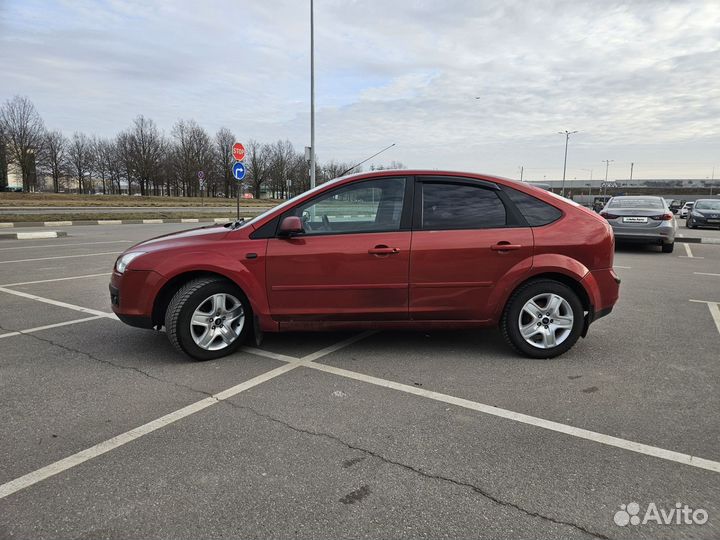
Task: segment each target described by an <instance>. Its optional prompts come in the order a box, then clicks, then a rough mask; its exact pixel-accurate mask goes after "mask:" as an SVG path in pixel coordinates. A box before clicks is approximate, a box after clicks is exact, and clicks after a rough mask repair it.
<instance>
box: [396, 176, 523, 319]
mask: <svg viewBox="0 0 720 540" xmlns="http://www.w3.org/2000/svg"><path fill="white" fill-rule="evenodd" d="M532 252H533V234H532V230H531V229H530V227H528V226H527V224H525V223H524V222H523V221H522V217H520V216H518V214H517V211H516V210H515V209H514V207H513V205H512V204H511V203H510V202H509V201H508V200H507V199H506V198H505V196H504V194H503V193H502V192H501V191H500V190H499V189H498V188H497V186H495V185H494V184H491V183H484V182H479V181H475V180H465V181H463V180H462V179H459V178H438V177H435V178H427V177H426V178H420V179H419V180H418V183H417V186H416V188H415V211H414V218H413V237H412V251H411V255H410V317H411V318H412V319H416V320H419V319H425V320H428V319H435V320H486V319H488V318H490V313H491V312H492V309H491V307H492V306H489V305H488V299H489V297H490V294H491V292H492V290H493V288H494V287H495V286H496V285H497V284H498V282H499V281H500V279H501V278H502V277H503V276H505V275H506V274H507V273H508V272H510V271H524V270H527V269H529V268H530V265H531V264H532Z"/></svg>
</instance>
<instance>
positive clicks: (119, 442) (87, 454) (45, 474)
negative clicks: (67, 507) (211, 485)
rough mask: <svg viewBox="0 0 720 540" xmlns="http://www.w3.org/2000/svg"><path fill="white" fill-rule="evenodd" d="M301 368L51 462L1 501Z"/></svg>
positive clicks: (8, 486) (6, 490)
mask: <svg viewBox="0 0 720 540" xmlns="http://www.w3.org/2000/svg"><path fill="white" fill-rule="evenodd" d="M299 365H300V363H299V362H297V363H295V364H293V363H288V364H285V365H284V366H280V367H278V368H275V369H273V370H271V371H268V372H266V373H263V374H262V375H258V376H257V377H254V378H252V379H250V380H248V381H245V382H244V383H240V384H238V385H236V386H233V387H232V388H228V389H227V390H225V391H223V392H220V393H218V394H215V395H213V396H211V397H208V398H205V399H201V400H200V401H196V402H195V403H193V404H192V405H188V406H187V407H183V408H182V409H179V410H177V411H174V412H171V413H169V414H166V415H165V416H161V417H160V418H157V419H156V420H153V421H152V422H148V423H147V424H143V425H142V426H138V427H136V428H135V429H131V430H130V431H126V432H125V433H121V434H120V435H117V436H116V437H113V438H112V439H108V440H106V441H103V442H101V443H99V444H96V445H95V446H91V447H90V448H87V449H85V450H82V451H80V452H78V453H77V454H73V455H71V456H68V457H66V458H64V459H61V460H59V461H56V462H55V463H51V464H50V465H47V466H46V467H43V468H41V469H38V470H36V471H33V472H31V473H28V474H26V475H24V476H21V477H20V478H16V479H15V480H11V481H10V482H7V483H5V484H2V485H0V499H3V498H5V497H7V496H8V495H12V494H13V493H15V492H17V491H20V490H21V489H25V488H26V487H29V486H32V485H33V484H37V483H38V482H42V481H43V480H45V479H47V478H50V477H51V476H55V475H56V474H59V473H61V472H63V471H66V470H68V469H71V468H72V467H76V466H77V465H80V464H81V463H84V462H86V461H88V460H90V459H93V458H95V457H97V456H100V455H102V454H104V453H106V452H109V451H110V450H114V449H115V448H118V447H120V446H123V445H125V444H127V443H129V442H132V441H134V440H135V439H139V438H140V437H142V436H143V435H147V434H148V433H152V432H153V431H156V430H158V429H160V428H163V427H165V426H168V425H170V424H172V423H174V422H177V421H178V420H180V419H182V418H185V417H187V416H190V415H191V414H195V413H196V412H199V411H202V410H203V409H207V408H208V407H210V406H212V405H215V404H217V403H220V402H221V401H222V400H225V399H228V398H230V397H232V396H235V395H237V394H239V393H240V392H244V391H245V390H248V389H250V388H253V387H254V386H257V385H259V384H262V383H264V382H265V381H269V380H270V379H273V378H275V377H277V376H278V375H282V374H283V373H287V372H288V371H290V370H292V369H295V368H296V367H298V366H299Z"/></svg>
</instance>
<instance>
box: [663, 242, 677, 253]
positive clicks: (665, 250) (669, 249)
mask: <svg viewBox="0 0 720 540" xmlns="http://www.w3.org/2000/svg"><path fill="white" fill-rule="evenodd" d="M673 249H675V242H673V243H672V244H663V245H662V252H663V253H672V252H673Z"/></svg>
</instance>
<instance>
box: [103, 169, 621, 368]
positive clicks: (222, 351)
mask: <svg viewBox="0 0 720 540" xmlns="http://www.w3.org/2000/svg"><path fill="white" fill-rule="evenodd" d="M613 256H614V237H613V233H612V229H611V228H610V226H609V225H608V224H607V222H606V221H605V220H604V219H603V218H601V217H600V216H598V215H596V214H595V213H593V212H591V211H590V210H587V209H585V208H583V207H582V206H579V205H577V204H575V203H573V202H572V201H569V200H567V199H563V198H560V197H558V196H556V195H553V194H552V193H550V192H548V191H544V190H541V189H538V188H534V187H532V186H529V185H527V184H523V183H518V182H515V181H512V180H507V179H503V178H495V177H490V176H482V175H477V174H469V173H456V172H440V171H411V170H404V171H375V172H370V173H362V174H357V175H353V176H347V177H343V178H339V179H336V180H333V181H331V182H327V183H325V184H322V185H320V186H318V187H316V188H315V189H312V190H310V191H307V192H305V193H303V194H302V195H299V196H297V197H295V198H294V199H291V200H289V201H286V202H285V203H283V204H281V205H279V206H277V207H275V208H273V209H271V210H269V211H267V212H265V213H263V214H261V215H259V216H257V217H255V218H254V219H252V220H250V221H247V222H236V223H228V224H227V225H224V226H222V225H217V226H211V227H204V228H200V229H194V230H190V231H185V232H180V233H174V234H169V235H166V236H162V237H159V238H155V239H153V240H148V241H146V242H141V243H139V244H137V245H136V246H133V247H132V248H130V249H128V250H127V251H126V252H125V253H123V254H122V255H121V256H120V257H119V258H118V260H117V262H116V264H115V269H114V272H113V274H112V279H111V284H110V295H111V301H112V306H113V311H114V312H115V313H116V314H117V316H118V317H119V318H120V319H121V320H122V321H124V322H126V323H127V324H130V325H133V326H139V327H142V328H153V327H155V328H160V327H162V326H164V327H165V329H166V331H167V334H168V337H169V338H170V341H171V342H172V344H173V345H174V346H175V347H176V348H178V349H179V350H181V351H183V352H185V353H187V354H188V355H189V356H191V357H192V358H194V359H197V360H208V359H212V358H217V357H220V356H223V355H226V354H230V353H231V352H233V351H235V350H236V349H237V348H238V347H239V346H240V345H241V344H242V343H244V342H246V341H248V339H250V338H251V336H253V337H257V336H259V335H260V334H261V332H283V331H288V330H303V331H306V330H331V329H350V328H352V329H368V328H374V329H387V328H424V329H432V328H436V329H440V328H470V327H481V326H491V325H499V326H500V329H501V331H502V334H503V336H504V337H505V339H506V340H507V341H508V342H509V344H510V345H511V346H512V347H513V348H515V350H517V351H518V352H520V353H522V354H525V355H527V356H530V357H533V358H550V357H554V356H557V355H559V354H562V353H564V352H566V351H567V350H568V349H570V348H571V347H572V346H573V345H574V344H575V342H576V341H577V339H578V338H579V337H580V336H585V334H586V333H587V331H588V327H589V326H590V324H591V323H592V322H593V321H595V320H596V319H598V318H599V317H602V316H604V315H607V314H608V313H610V311H611V310H612V308H613V305H614V304H615V302H616V301H617V299H618V289H619V283H620V280H619V279H618V277H617V275H616V274H615V272H614V271H613Z"/></svg>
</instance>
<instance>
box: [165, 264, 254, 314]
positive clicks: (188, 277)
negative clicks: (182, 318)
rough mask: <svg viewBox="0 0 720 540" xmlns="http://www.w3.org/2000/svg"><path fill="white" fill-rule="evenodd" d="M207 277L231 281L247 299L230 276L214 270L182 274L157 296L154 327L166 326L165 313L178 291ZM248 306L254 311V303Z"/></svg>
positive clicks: (244, 292) (239, 286) (171, 279)
mask: <svg viewBox="0 0 720 540" xmlns="http://www.w3.org/2000/svg"><path fill="white" fill-rule="evenodd" d="M206 277H217V278H221V279H224V280H226V281H229V282H230V283H232V284H233V285H236V286H237V287H238V288H240V290H241V291H242V292H243V294H244V295H245V297H246V299H247V293H246V291H244V290H243V288H242V286H241V285H240V284H239V283H237V281H235V280H234V279H232V278H231V277H230V276H228V275H225V274H222V273H220V272H217V271H213V270H188V271H185V272H180V273H179V274H177V275H175V276H173V277H172V278H170V279H169V280H168V281H167V282H166V283H165V284H164V285H163V286H162V287H161V288H160V290H159V291H158V293H157V294H156V295H155V300H154V301H153V310H152V323H153V326H163V325H164V324H165V312H166V310H167V308H168V305H169V304H170V301H171V300H172V298H173V296H175V293H177V291H178V290H180V288H181V287H182V286H183V285H185V284H186V283H188V282H189V281H192V280H193V279H198V278H206ZM248 304H249V305H250V308H251V309H252V303H251V302H250V300H249V299H248Z"/></svg>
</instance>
